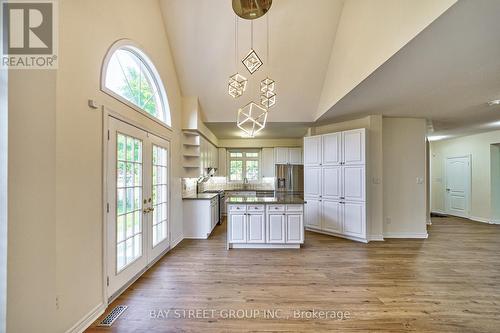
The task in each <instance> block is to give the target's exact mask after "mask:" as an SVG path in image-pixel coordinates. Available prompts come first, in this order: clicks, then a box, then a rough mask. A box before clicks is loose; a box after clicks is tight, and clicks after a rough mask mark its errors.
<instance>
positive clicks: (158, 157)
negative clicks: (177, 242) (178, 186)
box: [106, 117, 169, 296]
mask: <svg viewBox="0 0 500 333" xmlns="http://www.w3.org/2000/svg"><path fill="white" fill-rule="evenodd" d="M108 124H109V128H108V130H109V135H108V146H107V184H106V192H107V206H108V214H107V221H106V226H107V238H106V247H107V271H108V272H107V274H108V275H107V276H108V296H112V295H113V294H115V293H116V292H117V291H119V290H120V289H121V288H122V287H123V286H125V285H126V284H127V283H128V282H129V281H130V280H132V279H133V278H134V277H135V276H136V275H137V274H139V273H141V272H142V271H143V270H144V269H145V268H146V267H147V266H148V264H149V263H151V262H152V261H153V260H154V259H156V257H157V256H158V255H159V254H161V253H162V252H163V251H164V250H165V249H167V248H168V246H169V237H168V235H169V233H168V230H169V218H168V216H169V213H168V211H169V209H168V207H169V196H168V194H169V181H168V179H169V172H168V169H169V163H168V160H169V146H168V141H165V140H163V139H160V138H157V137H155V136H153V135H151V134H149V133H147V132H146V131H143V130H141V129H139V128H137V127H135V126H132V125H129V124H127V123H125V122H122V121H120V120H117V119H115V118H113V117H109V122H108Z"/></svg>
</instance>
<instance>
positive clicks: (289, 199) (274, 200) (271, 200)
mask: <svg viewBox="0 0 500 333" xmlns="http://www.w3.org/2000/svg"><path fill="white" fill-rule="evenodd" d="M226 203H228V204H239V203H252V204H256V203H260V204H304V203H305V201H304V198H303V197H302V196H300V195H277V196H274V197H253V196H252V197H229V198H227V199H226Z"/></svg>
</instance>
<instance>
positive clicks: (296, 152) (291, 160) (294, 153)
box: [288, 148, 303, 164]
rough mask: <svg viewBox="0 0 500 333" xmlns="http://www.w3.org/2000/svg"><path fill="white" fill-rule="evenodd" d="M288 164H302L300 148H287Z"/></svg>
mask: <svg viewBox="0 0 500 333" xmlns="http://www.w3.org/2000/svg"><path fill="white" fill-rule="evenodd" d="M288 164H303V162H302V148H289V149H288Z"/></svg>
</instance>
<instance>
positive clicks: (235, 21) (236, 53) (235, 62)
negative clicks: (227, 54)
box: [234, 15, 238, 71]
mask: <svg viewBox="0 0 500 333" xmlns="http://www.w3.org/2000/svg"><path fill="white" fill-rule="evenodd" d="M234 66H235V67H236V71H238V16H237V15H234Z"/></svg>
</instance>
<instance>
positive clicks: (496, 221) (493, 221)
mask: <svg viewBox="0 0 500 333" xmlns="http://www.w3.org/2000/svg"><path fill="white" fill-rule="evenodd" d="M490 223H491V224H500V219H496V220H495V219H493V220H491V222H490Z"/></svg>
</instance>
